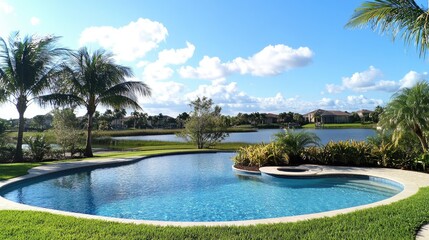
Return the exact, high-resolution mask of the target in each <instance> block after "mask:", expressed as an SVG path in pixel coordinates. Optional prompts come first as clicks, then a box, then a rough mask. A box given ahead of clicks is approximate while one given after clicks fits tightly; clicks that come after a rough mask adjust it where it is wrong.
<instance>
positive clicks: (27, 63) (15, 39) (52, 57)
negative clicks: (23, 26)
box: [0, 33, 66, 161]
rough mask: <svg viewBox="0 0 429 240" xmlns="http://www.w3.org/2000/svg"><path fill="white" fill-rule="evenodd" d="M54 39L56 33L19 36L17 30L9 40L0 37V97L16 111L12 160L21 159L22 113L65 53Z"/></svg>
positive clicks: (39, 92)
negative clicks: (43, 35)
mask: <svg viewBox="0 0 429 240" xmlns="http://www.w3.org/2000/svg"><path fill="white" fill-rule="evenodd" d="M57 40H58V37H55V36H45V37H36V36H26V37H24V38H23V39H21V38H20V36H19V33H14V34H12V35H11V36H10V38H9V42H6V41H5V40H4V39H3V38H0V48H1V51H0V58H1V60H0V89H2V90H1V94H0V95H2V97H0V100H3V101H5V100H6V99H7V100H8V101H9V102H10V103H12V104H14V105H15V107H16V109H17V110H18V114H19V124H18V138H17V143H16V152H15V156H14V160H15V161H21V160H22V159H23V153H22V143H23V133H24V125H25V119H24V113H25V111H26V110H27V107H28V106H29V105H30V104H31V103H33V102H34V101H36V100H39V99H40V95H41V94H42V93H44V92H45V90H46V89H47V88H49V86H50V81H51V80H53V77H54V76H55V73H56V72H57V70H58V64H56V62H57V59H58V57H60V56H63V55H64V53H65V52H66V51H65V49H63V48H57V47H56V43H57Z"/></svg>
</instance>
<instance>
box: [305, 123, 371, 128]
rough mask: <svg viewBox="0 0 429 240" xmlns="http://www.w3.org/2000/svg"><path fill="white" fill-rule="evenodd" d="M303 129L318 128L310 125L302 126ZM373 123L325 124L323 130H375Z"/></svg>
mask: <svg viewBox="0 0 429 240" xmlns="http://www.w3.org/2000/svg"><path fill="white" fill-rule="evenodd" d="M302 127H303V128H316V126H315V124H314V123H309V124H306V125H303V126H302ZM375 127H376V125H375V124H373V123H368V124H367V123H365V124H362V123H327V124H323V128H375Z"/></svg>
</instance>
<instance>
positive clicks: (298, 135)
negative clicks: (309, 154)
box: [275, 129, 320, 162]
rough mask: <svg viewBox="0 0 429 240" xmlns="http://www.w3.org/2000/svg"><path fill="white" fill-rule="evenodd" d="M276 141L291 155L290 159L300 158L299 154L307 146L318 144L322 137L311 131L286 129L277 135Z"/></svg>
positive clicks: (291, 160) (292, 160)
mask: <svg viewBox="0 0 429 240" xmlns="http://www.w3.org/2000/svg"><path fill="white" fill-rule="evenodd" d="M275 141H276V143H277V144H279V145H280V146H281V147H282V148H283V149H284V151H285V152H286V153H287V154H288V156H289V161H290V162H294V161H296V160H298V158H299V155H300V154H301V152H302V151H303V150H304V148H305V147H308V146H310V145H316V146H318V145H319V143H320V138H319V137H318V136H317V135H316V134H314V133H310V132H306V131H293V130H289V129H288V130H286V131H285V132H279V133H277V134H276V135H275Z"/></svg>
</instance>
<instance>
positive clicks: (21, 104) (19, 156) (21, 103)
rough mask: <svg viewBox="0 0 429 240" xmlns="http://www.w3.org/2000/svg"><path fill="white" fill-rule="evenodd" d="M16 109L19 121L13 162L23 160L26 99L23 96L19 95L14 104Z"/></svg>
mask: <svg viewBox="0 0 429 240" xmlns="http://www.w3.org/2000/svg"><path fill="white" fill-rule="evenodd" d="M16 109H17V110H18V113H19V120H18V121H19V123H18V139H17V141H16V152H15V156H14V161H15V162H21V161H22V160H23V152H22V142H23V141H22V140H23V138H24V127H25V118H24V113H25V110H26V109H27V101H26V99H25V97H19V98H18V102H17V104H16Z"/></svg>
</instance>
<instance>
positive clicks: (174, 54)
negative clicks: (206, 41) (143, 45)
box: [158, 42, 195, 65]
mask: <svg viewBox="0 0 429 240" xmlns="http://www.w3.org/2000/svg"><path fill="white" fill-rule="evenodd" d="M194 52H195V46H194V45H193V44H192V43H190V42H186V48H181V49H168V50H162V51H161V52H159V54H158V62H160V63H163V64H165V65H168V64H171V65H179V64H184V63H186V62H187V61H188V60H189V59H190V58H191V57H192V56H193V55H194Z"/></svg>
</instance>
